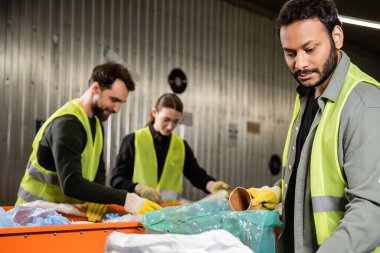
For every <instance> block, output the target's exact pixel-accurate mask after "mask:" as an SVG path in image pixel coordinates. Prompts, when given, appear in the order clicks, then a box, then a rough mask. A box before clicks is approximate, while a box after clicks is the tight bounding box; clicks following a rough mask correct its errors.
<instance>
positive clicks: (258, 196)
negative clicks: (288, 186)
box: [247, 186, 280, 210]
mask: <svg viewBox="0 0 380 253" xmlns="http://www.w3.org/2000/svg"><path fill="white" fill-rule="evenodd" d="M247 191H248V192H249V194H250V195H251V197H252V199H251V206H253V207H254V206H257V205H259V204H262V206H263V208H264V209H269V210H273V209H275V208H276V205H277V204H278V202H279V200H280V187H278V186H273V187H268V186H263V187H261V188H259V189H258V188H249V189H248V190H247Z"/></svg>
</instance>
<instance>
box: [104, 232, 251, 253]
mask: <svg viewBox="0 0 380 253" xmlns="http://www.w3.org/2000/svg"><path fill="white" fill-rule="evenodd" d="M124 252H130V253H132V252H134V253H137V252H138V253H152V252H154V253H168V252H176V253H194V252H196V253H253V251H252V250H250V249H249V248H248V247H247V246H245V245H243V244H242V243H241V241H240V240H239V239H238V238H236V237H235V236H233V235H232V234H230V233H229V232H227V231H225V230H222V229H219V230H212V231H207V232H203V233H201V234H197V235H178V234H159V235H149V234H124V233H120V232H113V233H111V234H110V235H109V236H108V237H107V240H106V249H105V253H124Z"/></svg>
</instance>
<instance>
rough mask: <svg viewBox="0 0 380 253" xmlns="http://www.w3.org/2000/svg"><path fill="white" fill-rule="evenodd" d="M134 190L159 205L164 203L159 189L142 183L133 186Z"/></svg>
mask: <svg viewBox="0 0 380 253" xmlns="http://www.w3.org/2000/svg"><path fill="white" fill-rule="evenodd" d="M135 191H136V193H137V194H138V195H140V197H143V198H146V199H149V200H151V201H153V202H155V203H157V204H159V205H162V203H164V201H165V200H164V198H163V197H162V196H161V193H160V192H159V191H156V190H155V189H154V188H152V187H149V186H145V185H142V184H137V185H136V187H135Z"/></svg>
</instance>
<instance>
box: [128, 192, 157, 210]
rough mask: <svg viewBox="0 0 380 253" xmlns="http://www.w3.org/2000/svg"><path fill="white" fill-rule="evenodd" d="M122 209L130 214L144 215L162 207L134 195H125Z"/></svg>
mask: <svg viewBox="0 0 380 253" xmlns="http://www.w3.org/2000/svg"><path fill="white" fill-rule="evenodd" d="M124 209H125V210H126V211H127V212H129V213H132V214H145V213H147V212H150V211H154V210H160V209H162V206H160V205H158V204H156V203H154V202H152V201H150V200H149V199H144V198H141V197H140V196H139V195H137V194H136V193H127V197H126V199H125V204H124Z"/></svg>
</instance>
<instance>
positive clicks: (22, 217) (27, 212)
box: [0, 206, 71, 227]
mask: <svg viewBox="0 0 380 253" xmlns="http://www.w3.org/2000/svg"><path fill="white" fill-rule="evenodd" d="M63 224H71V222H70V221H69V220H68V219H67V218H65V217H63V216H62V215H60V214H59V213H57V212H56V211H54V210H52V209H42V208H31V207H22V206H16V207H15V208H13V209H11V210H9V211H8V212H6V213H2V214H0V226H1V227H20V226H50V225H63Z"/></svg>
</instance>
